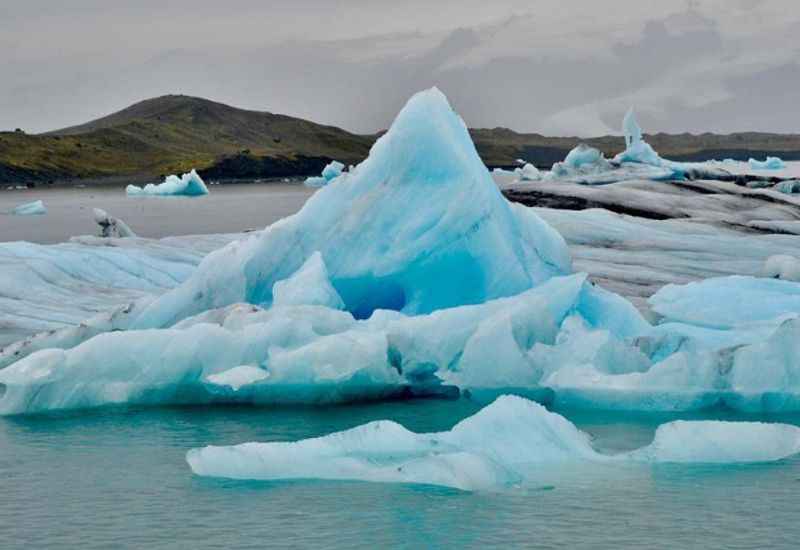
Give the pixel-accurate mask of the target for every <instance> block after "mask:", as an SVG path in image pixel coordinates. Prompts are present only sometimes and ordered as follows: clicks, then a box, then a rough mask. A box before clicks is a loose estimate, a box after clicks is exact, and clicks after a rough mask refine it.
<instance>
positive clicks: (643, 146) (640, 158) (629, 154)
mask: <svg viewBox="0 0 800 550" xmlns="http://www.w3.org/2000/svg"><path fill="white" fill-rule="evenodd" d="M622 133H623V134H624V135H625V150H624V151H623V152H622V153H620V154H618V155H617V156H616V157H614V160H615V161H616V162H618V163H623V162H636V163H641V164H649V165H652V166H662V165H663V164H664V161H663V160H662V159H661V157H660V156H658V153H656V152H655V150H654V149H653V148H652V147H651V146H650V144H649V143H647V142H646V141H645V140H644V138H643V137H642V129H641V127H640V126H639V123H638V122H637V121H636V113H634V111H633V108H631V109H629V110H628V112H627V113H626V114H625V118H624V119H623V120H622Z"/></svg>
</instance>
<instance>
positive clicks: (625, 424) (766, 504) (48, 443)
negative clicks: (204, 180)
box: [0, 184, 800, 549]
mask: <svg viewBox="0 0 800 550" xmlns="http://www.w3.org/2000/svg"><path fill="white" fill-rule="evenodd" d="M312 192H313V191H312V190H309V189H307V188H305V187H303V186H301V185H283V184H268V185H266V184H265V185H233V186H214V187H212V188H211V193H212V195H211V198H199V199H186V198H135V199H134V198H128V197H126V196H125V194H124V191H123V190H122V189H119V188H113V189H110V188H98V189H51V190H30V191H8V192H2V193H0V210H6V209H7V208H10V207H11V206H13V205H14V204H17V203H21V202H26V201H29V200H35V199H39V198H41V199H43V200H44V201H45V203H46V204H47V206H48V208H49V213H48V214H47V216H37V217H29V218H20V217H11V216H0V240H17V239H25V240H31V241H35V242H43V243H50V242H60V241H63V240H66V239H68V238H69V237H70V236H72V235H77V234H87V233H88V234H91V233H95V232H96V229H97V228H96V226H95V224H94V222H93V221H92V217H91V208H93V207H99V208H103V209H105V210H107V211H108V212H109V213H110V214H112V215H114V216H119V217H121V218H122V219H124V220H125V221H126V222H127V223H128V224H129V225H130V226H131V227H132V228H133V229H134V230H135V231H137V232H138V233H139V234H140V235H142V236H148V237H162V236H167V235H176V234H191V233H213V232H229V231H242V230H245V229H248V228H251V227H264V226H266V225H268V224H269V223H271V222H272V221H275V220H276V219H278V218H281V217H283V216H285V215H287V214H291V213H292V212H294V211H296V210H297V209H299V207H300V206H301V205H302V204H303V202H304V201H305V200H306V199H307V197H308V196H310V194H311V193H312ZM478 408H479V405H477V404H475V403H473V402H470V401H467V400H463V399H462V400H458V401H437V400H412V401H400V402H391V403H375V404H363V405H352V406H347V407H328V408H318V409H313V408H299V409H292V408H249V407H215V408H211V407H187V408H152V409H147V408H125V409H118V408H111V409H100V410H96V411H76V412H71V413H65V414H59V415H49V416H33V417H6V418H0V548H3V549H5V548H9V549H11V548H52V547H59V548H81V549H92V548H110V547H115V548H116V547H128V548H159V549H161V548H229V547H236V548H268V547H276V548H286V547H295V548H308V547H320V548H338V547H362V548H376V547H387V546H392V547H394V546H398V547H406V548H420V547H428V548H437V547H481V546H488V545H493V546H497V545H505V546H515V547H538V548H620V547H640V548H641V547H647V548H795V547H797V540H798V539H800V525H798V522H797V517H798V515H800V499H798V498H797V492H798V490H800V458H797V457H795V458H791V459H788V460H784V461H781V462H778V463H774V464H756V465H746V466H744V465H740V466H730V465H729V466H685V465H659V466H647V465H641V464H640V465H631V464H628V465H625V466H621V465H620V466H616V467H600V466H597V465H586V466H585V467H582V468H579V469H578V471H575V470H574V469H570V470H567V469H556V470H550V471H543V472H542V475H541V480H540V482H537V484H535V485H534V486H533V487H532V488H526V489H519V488H509V489H508V490H505V491H501V492H496V493H464V492H459V491H455V490H452V489H444V488H438V487H430V486H413V485H384V484H369V483H358V482H321V481H291V482H245V481H231V480H215V479H205V478H199V477H196V476H193V475H192V473H191V471H190V469H189V467H188V465H187V464H186V461H185V458H184V455H185V453H186V451H187V450H189V449H191V448H194V447H200V446H204V445H209V444H216V445H232V444H237V443H242V442H245V441H289V440H296V439H301V438H306V437H313V436H318V435H323V434H327V433H330V432H333V431H338V430H342V429H347V428H350V427H353V426H356V425H359V424H362V423H364V422H368V421H370V420H376V419H392V420H396V421H398V422H400V423H402V424H404V425H405V426H407V427H408V428H410V429H412V430H415V431H436V430H445V429H449V428H450V427H452V425H454V424H455V423H456V422H457V421H459V420H460V419H462V418H464V417H466V416H468V415H470V414H473V413H474V412H476V411H477V410H478ZM562 412H564V411H562ZM564 414H565V415H566V416H567V417H568V418H569V419H570V420H572V421H573V422H576V423H577V424H578V426H579V427H580V428H582V429H584V430H586V431H587V432H589V433H590V434H592V436H593V437H594V444H595V446H596V447H597V448H598V449H600V450H602V451H605V452H619V451H625V450H630V449H633V448H637V447H640V446H643V445H646V444H647V443H649V441H650V440H651V438H652V436H653V433H654V430H655V427H656V426H657V425H658V424H660V423H662V422H666V421H669V420H672V419H674V418H675V417H674V416H665V415H658V416H653V415H644V416H642V415H631V414H604V413H597V412H594V413H576V412H569V411H566V412H564ZM697 417H703V418H705V417H708V418H727V419H753V418H752V417H745V416H730V414H726V413H722V412H718V413H711V414H708V415H695V416H694V418H697ZM766 420H770V421H782V422H790V423H794V424H798V425H800V415H796V416H790V417H780V418H777V417H773V418H767V419H766Z"/></svg>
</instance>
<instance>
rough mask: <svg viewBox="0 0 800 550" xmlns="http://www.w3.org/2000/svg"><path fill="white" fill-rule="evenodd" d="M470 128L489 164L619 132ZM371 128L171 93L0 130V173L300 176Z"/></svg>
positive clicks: (788, 146)
mask: <svg viewBox="0 0 800 550" xmlns="http://www.w3.org/2000/svg"><path fill="white" fill-rule="evenodd" d="M471 133H472V137H473V139H474V140H475V144H476V147H477V149H478V152H479V153H480V155H481V157H482V158H483V160H484V162H485V163H486V164H487V165H488V166H490V167H495V166H502V167H510V166H514V165H515V164H516V160H517V159H520V158H521V159H525V160H526V161H528V162H533V163H534V164H536V165H537V166H540V167H549V166H550V165H552V163H553V162H556V161H559V160H562V159H563V158H564V156H565V155H566V153H567V152H568V151H569V150H570V149H571V148H572V147H574V146H575V145H577V144H578V143H579V142H581V141H584V142H586V143H588V144H590V145H592V146H594V147H597V148H599V149H600V150H602V151H603V152H605V153H606V155H607V156H611V155H613V154H615V153H617V152H619V151H620V150H621V149H622V148H623V140H622V138H621V137H616V136H605V137H600V138H591V139H584V140H581V139H579V138H575V137H548V136H543V135H540V134H523V133H517V132H514V131H512V130H509V129H506V128H493V129H474V130H471ZM376 137H377V135H368V136H365V135H358V134H353V133H350V132H347V131H346V130H342V129H341V128H336V127H333V126H325V125H321V124H316V123H314V122H310V121H307V120H302V119H299V118H294V117H290V116H285V115H279V114H273V113H268V112H260V111H250V110H244V109H238V108H235V107H231V106H228V105H224V104H222V103H217V102H214V101H209V100H206V99H201V98H196V97H189V96H182V95H169V96H163V97H158V98H154V99H148V100H146V101H142V102H140V103H136V104H135V105H132V106H130V107H128V108H126V109H123V110H122V111H119V112H117V113H114V114H111V115H109V116H106V117H103V118H100V119H97V120H94V121H92V122H89V123H86V124H82V125H79V126H73V127H70V128H64V129H61V130H56V131H53V132H48V133H46V134H38V135H29V134H26V133H24V132H22V131H15V132H0V182H2V183H43V182H63V181H75V180H92V181H94V180H104V179H110V178H117V179H120V178H122V179H125V178H130V179H139V180H142V179H150V180H156V179H159V178H160V177H162V176H164V175H166V174H172V173H181V172H185V171H188V170H190V169H191V168H196V169H198V170H199V171H200V173H201V174H203V175H204V176H206V177H211V178H217V179H226V178H231V179H234V178H272V177H287V176H306V175H310V174H318V173H319V172H320V170H321V169H322V167H323V166H324V165H325V164H326V163H327V162H329V161H330V160H332V159H336V160H340V161H342V162H344V163H347V164H352V163H356V162H359V161H360V160H362V159H363V158H364V157H366V155H367V153H368V152H369V148H370V146H371V145H372V143H373V142H374V141H375V139H376ZM647 139H648V141H650V143H651V144H652V145H653V146H654V147H655V149H656V150H657V151H659V153H661V155H662V156H664V157H667V158H672V159H675V160H706V159H709V158H720V159H721V158H729V157H730V158H737V159H743V160H746V159H747V158H749V157H750V156H757V157H764V156H766V155H767V154H770V155H779V156H782V157H783V158H785V159H787V160H788V159H800V135H779V134H766V133H739V134H730V135H716V134H702V135H691V134H680V135H669V134H655V135H648V136H647Z"/></svg>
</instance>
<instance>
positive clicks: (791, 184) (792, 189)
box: [775, 180, 800, 195]
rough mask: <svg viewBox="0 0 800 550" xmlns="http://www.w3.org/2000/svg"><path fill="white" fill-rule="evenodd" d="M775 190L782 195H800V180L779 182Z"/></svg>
mask: <svg viewBox="0 0 800 550" xmlns="http://www.w3.org/2000/svg"><path fill="white" fill-rule="evenodd" d="M775 189H776V190H777V191H780V192H781V193H786V194H787V195H792V194H794V193H800V180H786V181H781V182H778V183H777V184H775Z"/></svg>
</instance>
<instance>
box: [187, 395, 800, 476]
mask: <svg viewBox="0 0 800 550" xmlns="http://www.w3.org/2000/svg"><path fill="white" fill-rule="evenodd" d="M798 452H800V429H799V428H797V427H795V426H790V425H785V424H761V423H749V422H741V423H729V422H713V421H705V422H681V421H679V422H671V423H668V424H664V425H662V426H660V427H659V428H658V430H657V431H656V435H655V438H654V440H653V442H652V443H651V444H650V445H648V446H646V447H644V448H641V449H638V450H636V451H633V452H630V453H623V454H619V455H613V456H612V455H604V454H601V453H599V452H597V451H595V450H594V449H593V448H592V446H591V440H590V437H589V436H588V435H587V434H586V433H584V432H581V431H580V430H579V429H578V428H576V427H575V425H574V424H572V423H570V422H569V421H568V420H566V419H565V418H564V417H562V416H560V415H558V414H555V413H551V412H548V411H547V410H546V409H545V408H544V407H542V406H541V405H538V404H536V403H533V402H531V401H528V400H526V399H523V398H520V397H512V396H503V397H500V398H499V399H497V400H496V401H495V402H494V403H492V404H491V405H489V406H487V407H485V408H484V409H482V410H481V411H479V412H478V413H477V414H475V415H474V416H472V417H469V418H467V419H465V420H462V421H461V422H459V423H458V424H457V425H456V426H454V427H453V429H452V430H450V431H447V432H438V433H421V434H418V433H414V432H411V431H409V430H407V429H405V428H404V427H403V426H401V425H399V424H397V423H395V422H391V421H386V420H384V421H377V422H370V423H368V424H364V425H362V426H359V427H356V428H352V429H350V430H347V431H343V432H338V433H334V434H330V435H327V436H322V437H317V438H313V439H305V440H301V441H297V442H273V443H244V444H241V445H235V446H230V447H213V446H210V447H205V448H201V449H192V450H190V451H189V452H188V453H187V455H186V459H187V461H188V463H189V466H190V467H191V469H192V471H193V472H194V473H195V474H197V475H201V476H210V477H226V478H234V479H258V480H280V479H328V480H359V481H372V482H385V483H418V484H428V485H441V486H446V487H452V488H456V489H461V490H466V491H475V490H496V489H502V488H510V487H520V486H521V487H523V488H524V487H525V486H526V483H527V482H529V481H531V480H532V479H536V480H537V481H541V480H542V479H550V480H552V481H556V480H559V481H561V480H562V479H563V475H562V473H561V469H562V468H564V467H565V466H574V465H576V464H578V465H580V464H584V465H586V466H587V467H588V468H592V467H595V465H597V464H598V463H599V464H622V465H626V464H631V463H641V462H644V463H663V462H677V463H746V462H772V461H777V460H780V459H782V458H785V457H788V456H791V455H794V454H796V453H798Z"/></svg>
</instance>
